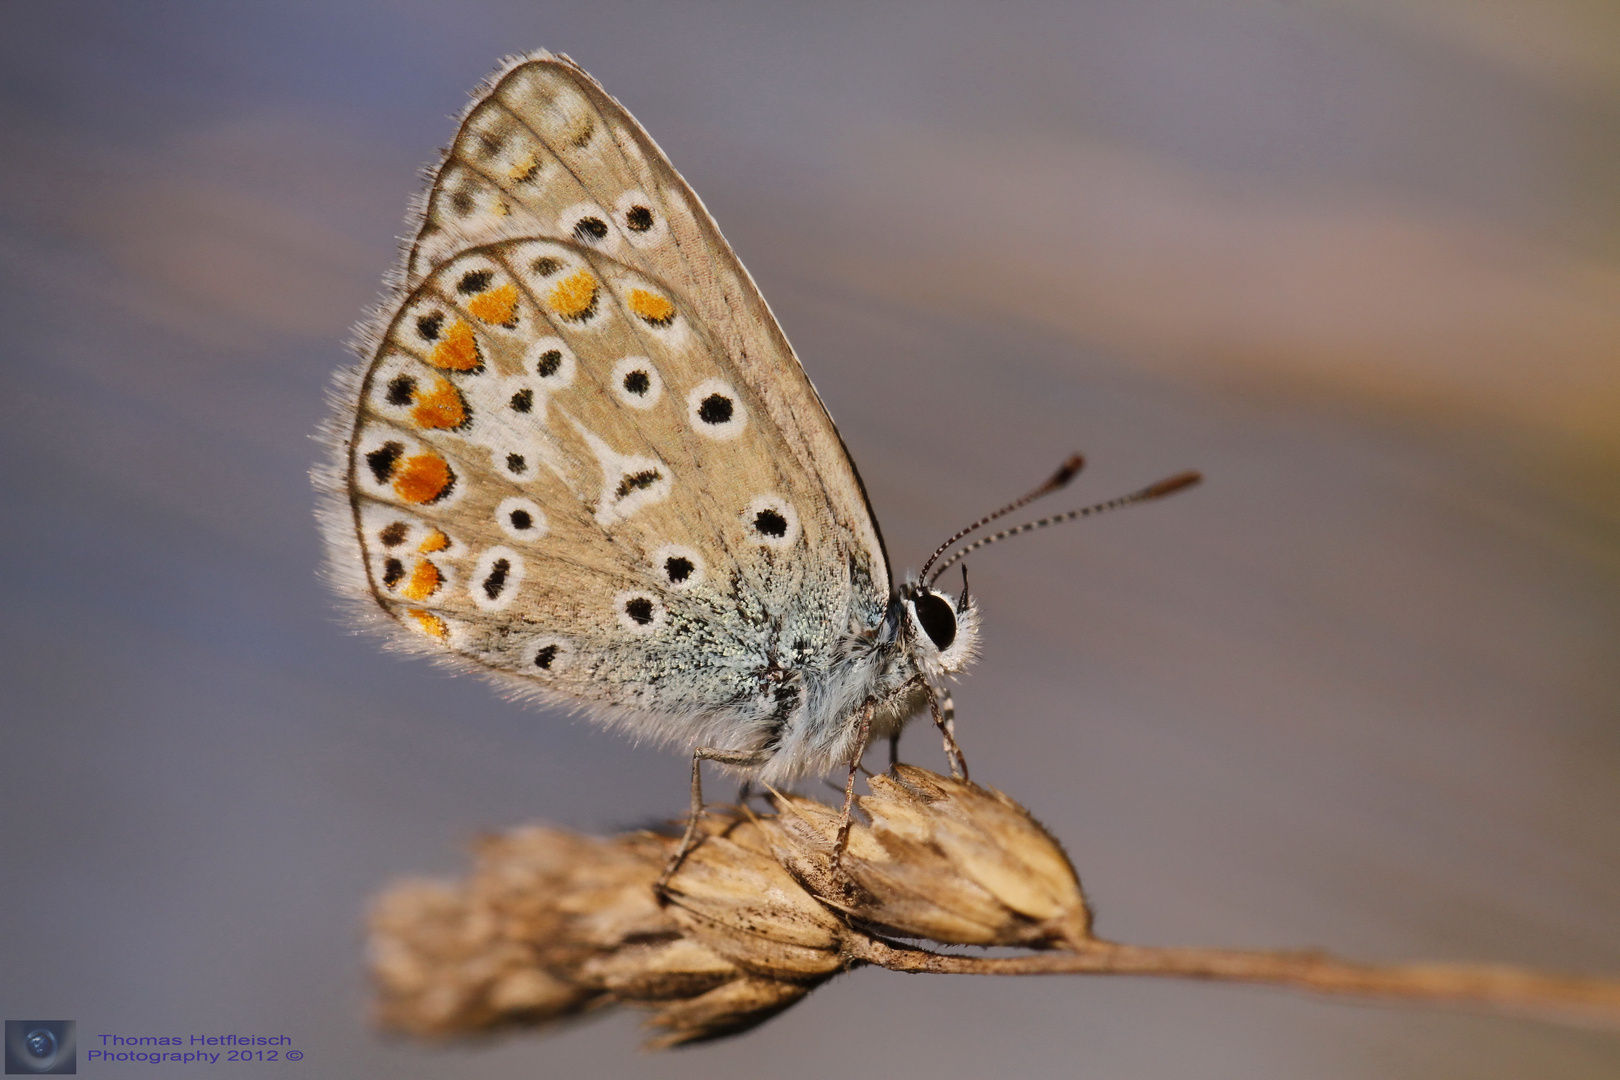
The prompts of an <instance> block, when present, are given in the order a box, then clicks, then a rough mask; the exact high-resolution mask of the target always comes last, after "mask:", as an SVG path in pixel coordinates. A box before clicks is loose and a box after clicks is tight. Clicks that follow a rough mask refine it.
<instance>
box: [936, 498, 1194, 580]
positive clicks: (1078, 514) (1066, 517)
mask: <svg viewBox="0 0 1620 1080" xmlns="http://www.w3.org/2000/svg"><path fill="white" fill-rule="evenodd" d="M1203 479H1204V476H1203V474H1202V473H1199V472H1195V471H1188V472H1184V473H1177V474H1176V475H1174V476H1169V477H1166V478H1165V479H1163V480H1160V481H1159V482H1158V483H1157V484H1150V485H1149V486H1147V487H1145V488H1143V489H1142V490H1141V491H1133V492H1131V493H1130V494H1129V495H1121V496H1120V497H1119V498H1117V499H1109V500H1108V501H1107V502H1100V503H1097V504H1096V505H1094V506H1084V507H1081V508H1080V509H1079V510H1070V511H1068V512H1067V513H1064V514H1054V515H1052V516H1051V517H1044V518H1041V519H1040V520H1039V521H1026V522H1025V523H1024V524H1022V525H1014V526H1013V527H1012V528H1010V529H1002V530H1001V531H1000V532H998V533H992V534H990V535H989V536H985V537H981V538H979V539H978V540H975V541H973V543H971V544H969V545H968V546H967V547H965V548H963V549H962V550H961V551H958V552H957V553H956V554H954V555H952V556H951V557H950V558H948V559H946V560H945V561H944V562H942V563H940V565H939V569H937V570H935V571H934V576H933V577H931V578H929V579H928V584H929V585H932V584H933V583H934V582H936V581H938V580H939V576H940V575H941V574H943V573H944V572H945V571H946V570H949V569H950V568H951V567H952V566H953V565H954V564H956V563H957V562H958V561H960V560H961V559H962V558H963V557H964V556H966V555H970V554H972V553H973V552H975V551H978V550H979V549H980V548H982V547H985V546H986V545H989V544H994V543H995V542H996V541H998V540H1005V539H1007V537H1009V536H1017V535H1018V534H1019V533H1026V532H1030V531H1032V530H1034V529H1040V528H1044V527H1045V526H1047V525H1058V524H1061V523H1063V522H1065V521H1073V520H1074V519H1075V518H1083V517H1091V516H1092V515H1093V514H1101V513H1105V512H1107V511H1109V510H1119V509H1121V508H1123V507H1126V506H1134V505H1136V504H1137V503H1143V502H1151V501H1153V500H1154V499H1162V498H1164V497H1165V496H1166V495H1174V494H1175V493H1176V492H1178V491H1180V490H1182V489H1183V488H1190V487H1192V486H1193V485H1194V484H1196V483H1198V482H1200V481H1201V480H1203ZM1028 501H1029V500H1028V499H1023V500H1021V501H1020V503H1018V504H1015V505H1022V503H1024V502H1028ZM995 516H997V517H999V516H1000V515H999V514H997V515H995ZM964 531H965V530H964ZM936 555H937V553H936ZM929 561H930V562H932V561H933V560H929ZM924 569H925V572H926V568H924Z"/></svg>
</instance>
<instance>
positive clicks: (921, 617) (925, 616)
mask: <svg viewBox="0 0 1620 1080" xmlns="http://www.w3.org/2000/svg"><path fill="white" fill-rule="evenodd" d="M911 609H912V611H914V612H916V614H917V624H918V625H919V626H921V627H922V628H923V633H925V634H927V635H928V640H930V641H932V642H933V643H934V648H936V649H938V650H939V651H940V652H944V651H945V650H946V649H948V648H950V647H951V642H953V641H955V640H956V612H954V611H952V610H951V605H950V601H948V600H946V599H945V598H944V597H943V596H940V595H939V594H938V593H931V592H920V593H918V594H917V595H916V596H915V597H913V598H912V601H911Z"/></svg>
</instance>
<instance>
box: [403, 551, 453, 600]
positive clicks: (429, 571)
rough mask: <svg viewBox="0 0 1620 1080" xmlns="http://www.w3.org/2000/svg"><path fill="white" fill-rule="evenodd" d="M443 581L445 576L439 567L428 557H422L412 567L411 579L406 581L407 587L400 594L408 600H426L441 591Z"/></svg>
mask: <svg viewBox="0 0 1620 1080" xmlns="http://www.w3.org/2000/svg"><path fill="white" fill-rule="evenodd" d="M443 581H444V577H443V576H442V575H441V574H440V573H439V568H438V567H437V566H434V565H433V564H432V563H430V562H428V561H427V560H426V559H421V560H419V561H418V562H417V564H416V565H415V566H413V567H411V576H410V580H408V581H406V582H405V587H404V588H403V589H401V590H400V591H399V594H400V595H401V596H403V597H404V598H405V599H407V600H426V599H427V598H428V597H430V596H432V595H433V594H434V593H436V592H438V591H439V585H440V584H441V583H442V582H443Z"/></svg>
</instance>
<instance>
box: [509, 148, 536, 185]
mask: <svg viewBox="0 0 1620 1080" xmlns="http://www.w3.org/2000/svg"><path fill="white" fill-rule="evenodd" d="M539 171H540V162H539V160H538V159H536V158H535V156H534V151H533V150H530V151H529V152H528V153H527V154H524V155H523V156H522V157H521V158H519V159H518V160H517V162H516V163H515V164H513V166H512V167H511V168H510V169H508V170H507V172H506V175H507V178H508V179H510V180H512V181H513V182H515V183H519V184H521V183H523V181H525V180H533V179H534V174H535V173H537V172H539Z"/></svg>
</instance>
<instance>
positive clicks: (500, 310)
mask: <svg viewBox="0 0 1620 1080" xmlns="http://www.w3.org/2000/svg"><path fill="white" fill-rule="evenodd" d="M517 305H518V291H517V286H516V285H513V284H512V283H511V282H510V281H509V282H507V283H506V284H505V285H502V286H501V287H500V288H498V289H491V290H489V291H488V292H481V293H479V294H478V295H477V296H475V297H473V298H472V299H471V300H469V301H467V310H468V311H469V312H471V313H472V314H473V316H474V317H475V318H479V319H482V320H484V321H485V322H487V323H495V324H496V325H498V326H516V325H517Z"/></svg>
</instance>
